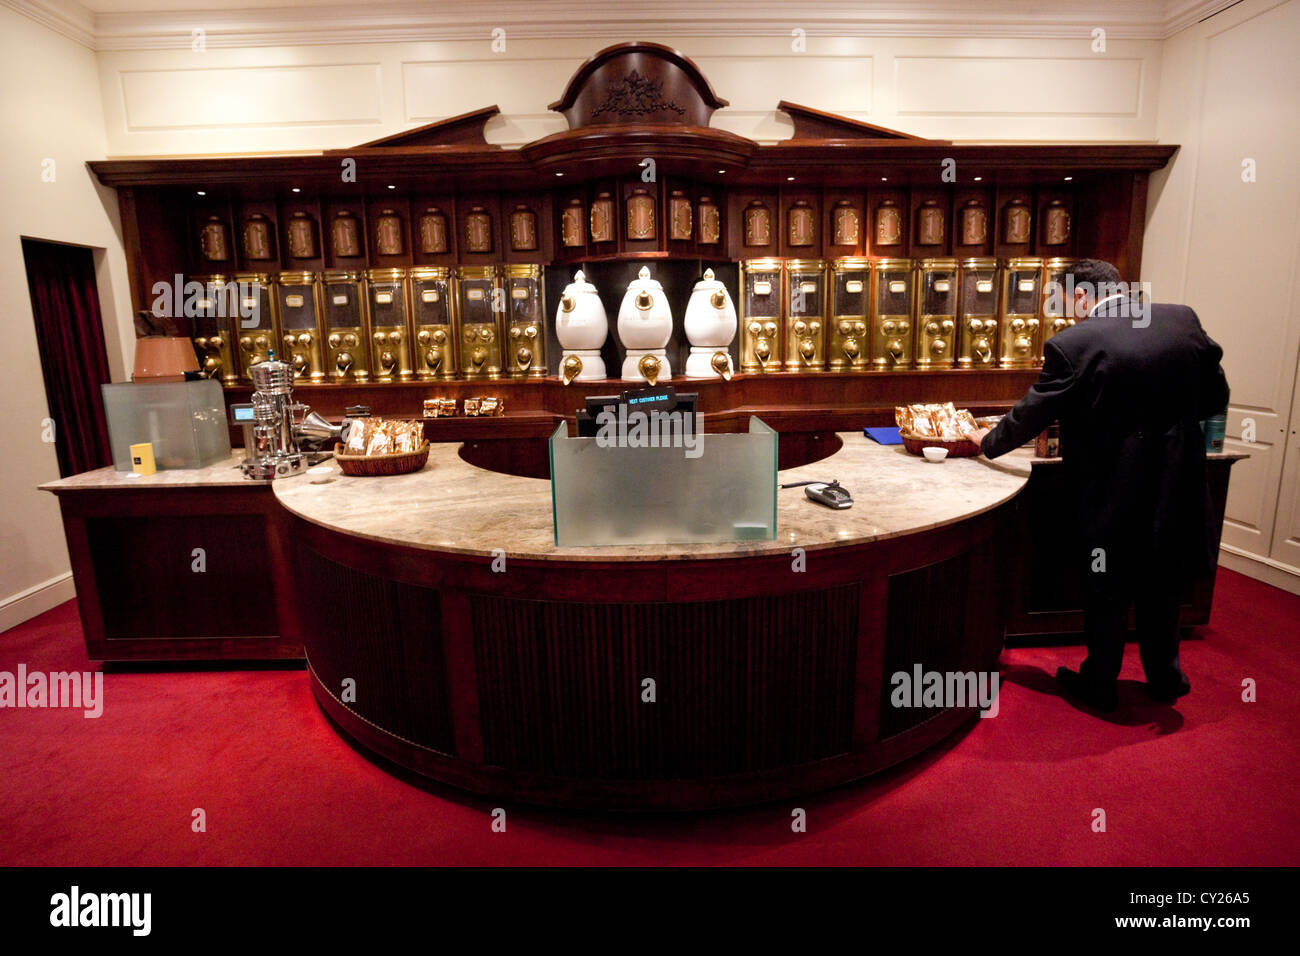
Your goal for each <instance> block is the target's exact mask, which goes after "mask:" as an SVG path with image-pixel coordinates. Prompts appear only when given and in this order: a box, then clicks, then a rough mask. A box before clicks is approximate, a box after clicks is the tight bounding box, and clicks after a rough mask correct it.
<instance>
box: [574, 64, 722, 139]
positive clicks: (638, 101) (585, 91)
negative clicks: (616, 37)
mask: <svg viewBox="0 0 1300 956" xmlns="http://www.w3.org/2000/svg"><path fill="white" fill-rule="evenodd" d="M726 105H727V101H726V100H724V99H720V98H719V97H718V95H717V94H716V93H714V92H713V87H711V86H710V85H709V81H708V80H706V79H705V78H704V74H703V73H701V72H700V68H699V67H697V66H696V65H695V64H694V63H693V62H691V60H690V59H689V58H688V57H686V56H684V55H683V54H681V53H679V52H678V51H676V50H674V49H672V48H671V47H667V46H664V45H663V44H660V43H619V44H616V45H615V46H611V47H606V48H605V49H603V50H601V51H600V52H599V53H597V54H596V55H595V56H593V57H592V58H591V59H589V60H588V61H587V62H586V63H584V64H582V66H580V67H578V71H577V72H576V73H574V74H573V78H572V79H571V80H569V85H568V86H567V87H565V89H564V95H563V96H561V97H560V98H559V99H558V100H557V101H556V102H554V103H552V104H551V105H550V107H549V108H550V109H553V110H555V111H556V112H559V113H563V114H564V118H565V119H566V120H568V121H569V129H571V130H575V129H580V128H582V127H584V126H617V125H640V126H708V125H709V117H710V116H712V115H713V111H714V110H716V109H719V108H720V107H723V106H726Z"/></svg>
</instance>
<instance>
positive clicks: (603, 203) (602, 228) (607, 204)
mask: <svg viewBox="0 0 1300 956" xmlns="http://www.w3.org/2000/svg"><path fill="white" fill-rule="evenodd" d="M590 218H591V241H592V242H613V241H614V199H613V197H612V196H610V194H609V193H604V192H603V193H598V194H597V196H596V198H595V199H594V200H593V201H592V203H591V217H590Z"/></svg>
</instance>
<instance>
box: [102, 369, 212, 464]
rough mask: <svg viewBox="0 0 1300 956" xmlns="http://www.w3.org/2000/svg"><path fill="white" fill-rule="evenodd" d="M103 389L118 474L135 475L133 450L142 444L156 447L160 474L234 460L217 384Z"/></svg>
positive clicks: (132, 385) (137, 384)
mask: <svg viewBox="0 0 1300 956" xmlns="http://www.w3.org/2000/svg"><path fill="white" fill-rule="evenodd" d="M101 387H102V388H103V390H104V412H105V413H106V415H107V417H108V441H109V445H111V446H112V449H113V466H114V467H115V468H116V469H117V470H118V471H130V470H131V446H132V445H136V444H139V443H140V442H152V443H153V457H154V461H155V462H156V463H157V465H158V467H159V468H202V467H204V466H205V465H211V464H213V463H215V462H218V461H222V460H224V459H226V458H229V457H230V430H229V427H228V426H227V424H226V403H225V400H224V396H223V395H222V392H221V384H220V383H219V382H217V381H215V380H214V379H210V378H207V379H204V380H203V381H201V382H154V383H143V382H132V383H127V384H122V385H104V386H101Z"/></svg>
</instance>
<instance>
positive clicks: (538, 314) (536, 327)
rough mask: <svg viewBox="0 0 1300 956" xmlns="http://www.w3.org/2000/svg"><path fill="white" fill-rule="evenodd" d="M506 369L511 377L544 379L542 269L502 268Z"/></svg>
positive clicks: (544, 328)
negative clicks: (503, 274)
mask: <svg viewBox="0 0 1300 956" xmlns="http://www.w3.org/2000/svg"><path fill="white" fill-rule="evenodd" d="M504 282H505V293H506V296H505V297H506V317H505V324H506V338H505V342H506V348H507V349H508V354H507V355H506V356H505V358H506V368H507V369H508V370H509V372H510V377H511V378H545V377H546V372H547V367H546V295H545V287H544V285H543V283H542V267H541V266H537V265H512V266H506V267H505V277H504Z"/></svg>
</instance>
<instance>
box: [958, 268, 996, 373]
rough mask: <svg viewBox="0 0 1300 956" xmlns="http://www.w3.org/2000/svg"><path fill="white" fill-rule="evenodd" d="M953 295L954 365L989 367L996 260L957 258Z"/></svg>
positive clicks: (993, 339) (993, 357)
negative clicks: (957, 284)
mask: <svg viewBox="0 0 1300 956" xmlns="http://www.w3.org/2000/svg"><path fill="white" fill-rule="evenodd" d="M960 283H961V290H960V292H959V293H958V297H957V328H958V338H957V366H958V367H959V368H991V367H992V366H993V363H994V362H995V361H997V346H998V260H996V259H994V258H991V257H988V256H975V257H972V258H969V259H963V260H961V273H960Z"/></svg>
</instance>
